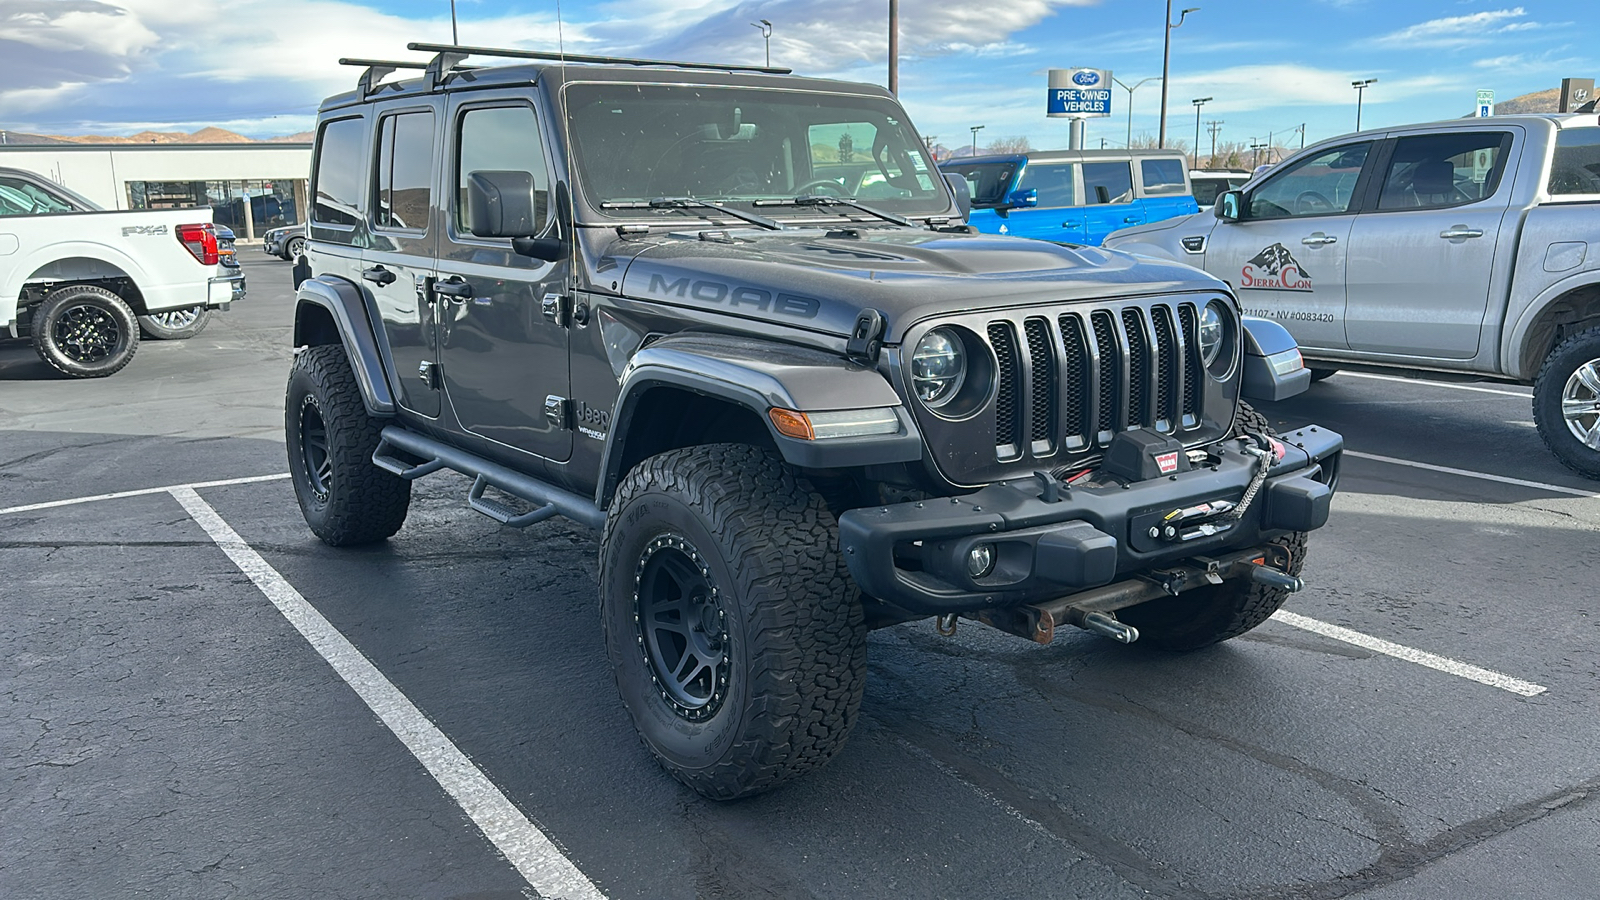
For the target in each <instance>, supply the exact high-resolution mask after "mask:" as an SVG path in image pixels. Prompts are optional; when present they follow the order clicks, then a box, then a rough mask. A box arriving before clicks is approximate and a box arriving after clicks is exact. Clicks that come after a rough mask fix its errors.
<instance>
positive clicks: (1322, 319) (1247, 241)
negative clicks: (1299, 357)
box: [1206, 140, 1376, 350]
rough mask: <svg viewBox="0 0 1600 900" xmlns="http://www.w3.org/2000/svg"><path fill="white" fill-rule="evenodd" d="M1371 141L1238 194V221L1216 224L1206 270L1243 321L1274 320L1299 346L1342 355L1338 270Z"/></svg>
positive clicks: (1293, 166)
mask: <svg viewBox="0 0 1600 900" xmlns="http://www.w3.org/2000/svg"><path fill="white" fill-rule="evenodd" d="M1375 143H1376V142H1375V141H1370V140H1369V141H1357V142H1354V143H1349V144H1340V145H1338V146H1335V147H1332V148H1329V149H1327V150H1324V151H1322V152H1320V153H1314V154H1313V155H1311V156H1307V157H1305V158H1303V159H1301V160H1299V161H1297V162H1292V163H1289V164H1288V165H1287V166H1285V167H1282V168H1281V169H1279V170H1278V171H1275V172H1273V173H1272V174H1271V175H1270V176H1268V178H1267V179H1266V180H1265V181H1263V182H1262V183H1261V184H1260V185H1258V186H1257V187H1255V188H1253V189H1252V190H1250V191H1249V192H1248V193H1247V194H1245V204H1244V205H1245V210H1244V212H1245V217H1244V218H1242V219H1240V220H1239V221H1237V222H1224V221H1221V220H1219V221H1218V222H1217V226H1216V227H1215V228H1213V229H1212V231H1211V240H1210V242H1209V244H1208V245H1207V247H1206V271H1207V272H1210V273H1211V274H1213V275H1215V276H1217V277H1218V278H1221V279H1222V280H1224V281H1226V282H1228V283H1229V284H1231V285H1233V287H1234V290H1235V291H1237V292H1238V294H1239V303H1240V304H1241V305H1242V306H1243V307H1244V311H1245V314H1246V315H1251V316H1260V317H1262V318H1266V319H1275V320H1277V321H1279V322H1281V323H1282V324H1283V326H1284V327H1285V328H1287V329H1289V333H1290V334H1293V335H1294V339H1295V340H1296V341H1298V342H1299V343H1300V344H1301V345H1302V346H1305V347H1308V348H1314V349H1315V348H1320V349H1327V350H1343V349H1347V348H1348V346H1349V345H1348V343H1347V341H1346V338H1345V263H1346V253H1347V248H1348V247H1349V246H1350V227H1351V225H1352V223H1353V222H1354V221H1355V211H1356V209H1357V207H1358V202H1357V201H1358V198H1360V197H1361V196H1363V195H1364V192H1365V185H1366V181H1365V180H1364V178H1363V174H1364V173H1365V172H1366V165H1367V163H1368V161H1369V158H1370V157H1371V156H1372V150H1373V147H1374V144H1375Z"/></svg>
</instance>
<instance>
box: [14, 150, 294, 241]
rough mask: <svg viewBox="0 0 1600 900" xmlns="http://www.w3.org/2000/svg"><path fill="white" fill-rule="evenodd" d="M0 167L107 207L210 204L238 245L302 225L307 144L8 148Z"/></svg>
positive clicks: (216, 218) (216, 216)
mask: <svg viewBox="0 0 1600 900" xmlns="http://www.w3.org/2000/svg"><path fill="white" fill-rule="evenodd" d="M0 167H8V168H13V169H24V170H26V171H29V172H34V173H36V174H39V175H42V176H44V177H46V178H48V179H50V180H51V181H54V182H56V183H57V184H60V185H64V186H65V187H68V188H71V189H72V190H74V191H77V192H78V193H80V194H82V195H83V196H85V197H87V198H89V199H90V200H93V201H94V202H95V203H98V204H100V205H101V206H103V207H105V208H106V209H178V208H184V207H191V208H192V207H196V206H209V207H211V209H212V221H214V222H216V223H217V224H219V225H226V226H228V227H229V228H232V229H233V231H234V234H235V235H237V236H238V237H239V239H241V240H256V239H259V238H260V237H261V234H262V233H263V232H265V231H266V230H267V229H269V228H276V227H277V226H279V225H297V224H299V223H301V222H304V221H305V220H306V202H307V201H306V180H307V178H308V177H309V175H310V172H311V145H310V144H290V143H241V144H9V145H0Z"/></svg>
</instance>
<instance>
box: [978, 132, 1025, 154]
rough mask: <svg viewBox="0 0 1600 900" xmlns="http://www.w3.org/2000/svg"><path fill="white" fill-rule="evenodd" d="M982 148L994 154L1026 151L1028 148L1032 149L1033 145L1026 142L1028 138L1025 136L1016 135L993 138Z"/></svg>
mask: <svg viewBox="0 0 1600 900" xmlns="http://www.w3.org/2000/svg"><path fill="white" fill-rule="evenodd" d="M983 149H984V151H985V152H988V153H996V154H999V153H1027V152H1028V151H1029V150H1032V149H1033V145H1032V144H1030V143H1028V138H1027V137H1026V136H1023V135H1018V136H1015V137H1003V138H995V139H994V140H992V141H990V142H989V144H988V146H986V147H984V148H983Z"/></svg>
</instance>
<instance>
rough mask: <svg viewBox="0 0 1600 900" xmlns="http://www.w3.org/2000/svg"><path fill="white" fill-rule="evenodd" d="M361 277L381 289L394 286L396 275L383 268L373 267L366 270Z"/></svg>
mask: <svg viewBox="0 0 1600 900" xmlns="http://www.w3.org/2000/svg"><path fill="white" fill-rule="evenodd" d="M361 277H362V279H364V280H366V281H370V282H372V283H373V284H375V285H377V286H379V287H384V286H387V285H391V284H394V273H393V272H391V271H389V270H388V269H385V268H384V267H383V266H373V267H372V268H370V269H366V270H364V271H363V272H362V273H361Z"/></svg>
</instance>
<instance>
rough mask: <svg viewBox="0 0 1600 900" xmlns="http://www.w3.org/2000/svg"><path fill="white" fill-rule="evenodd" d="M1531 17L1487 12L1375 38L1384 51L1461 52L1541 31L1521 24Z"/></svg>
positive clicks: (1522, 12)
mask: <svg viewBox="0 0 1600 900" xmlns="http://www.w3.org/2000/svg"><path fill="white" fill-rule="evenodd" d="M1527 14H1528V12H1527V10H1525V9H1523V8H1522V7H1520V6H1518V7H1514V8H1512V9H1495V10H1484V11H1483V12H1475V13H1470V14H1468V15H1464V16H1448V17H1445V18H1442V19H1430V20H1429V21H1427V22H1422V23H1419V24H1416V25H1412V26H1410V27H1408V28H1402V29H1400V30H1399V31H1395V32H1391V33H1389V34H1386V35H1383V36H1381V37H1378V38H1375V39H1374V40H1373V41H1372V43H1374V44H1376V45H1378V46H1380V47H1394V48H1399V49H1408V50H1409V49H1415V48H1419V47H1437V48H1459V47H1470V46H1473V45H1476V44H1484V43H1488V42H1489V41H1492V40H1493V39H1494V35H1496V34H1502V33H1505V32H1512V31H1527V30H1530V29H1534V28H1538V27H1540V26H1539V23H1537V22H1518V21H1514V20H1516V19H1520V18H1522V17H1523V16H1526V15H1527Z"/></svg>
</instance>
